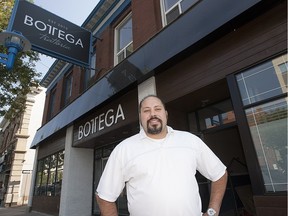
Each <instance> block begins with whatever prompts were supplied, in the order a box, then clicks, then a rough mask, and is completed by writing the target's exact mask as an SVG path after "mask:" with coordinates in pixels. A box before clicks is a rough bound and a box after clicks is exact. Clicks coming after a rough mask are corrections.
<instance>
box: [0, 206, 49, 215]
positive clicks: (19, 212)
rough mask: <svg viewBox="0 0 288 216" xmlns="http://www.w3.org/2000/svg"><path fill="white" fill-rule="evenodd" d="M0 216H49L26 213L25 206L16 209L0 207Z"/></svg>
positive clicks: (33, 212) (26, 208)
mask: <svg viewBox="0 0 288 216" xmlns="http://www.w3.org/2000/svg"><path fill="white" fill-rule="evenodd" d="M0 215H1V216H49V215H47V214H43V213H40V212H35V211H32V212H28V207H27V206H17V207H6V208H4V207H0Z"/></svg>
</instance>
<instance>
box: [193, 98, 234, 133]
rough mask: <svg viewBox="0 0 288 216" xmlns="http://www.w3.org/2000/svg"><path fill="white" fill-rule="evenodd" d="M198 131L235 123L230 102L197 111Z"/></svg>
mask: <svg viewBox="0 0 288 216" xmlns="http://www.w3.org/2000/svg"><path fill="white" fill-rule="evenodd" d="M198 115H199V120H200V130H205V129H210V128H214V127H217V126H221V125H225V124H228V123H231V122H235V114H234V111H233V108H232V104H231V101H230V100H226V101H223V102H221V103H217V104H214V105H211V106H207V107H205V108H203V109H201V110H199V111H198Z"/></svg>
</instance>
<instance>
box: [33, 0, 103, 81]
mask: <svg viewBox="0 0 288 216" xmlns="http://www.w3.org/2000/svg"><path fill="white" fill-rule="evenodd" d="M98 2H99V0H34V4H35V5H37V6H39V7H41V8H43V9H45V10H47V11H49V12H51V13H53V14H55V15H57V16H59V17H62V18H63V19H65V20H68V21H70V22H72V23H74V24H76V25H78V26H81V25H82V24H83V22H84V21H85V20H86V18H87V17H88V16H89V14H90V13H91V12H92V10H93V9H94V8H95V6H96V5H97V4H98ZM55 60H56V59H55V58H52V57H50V56H46V55H42V54H41V55H40V60H39V61H38V62H37V63H36V67H35V68H36V70H37V72H40V73H41V74H42V77H43V76H44V75H45V74H46V73H47V72H48V70H49V68H50V66H51V65H52V64H53V63H54V61H55Z"/></svg>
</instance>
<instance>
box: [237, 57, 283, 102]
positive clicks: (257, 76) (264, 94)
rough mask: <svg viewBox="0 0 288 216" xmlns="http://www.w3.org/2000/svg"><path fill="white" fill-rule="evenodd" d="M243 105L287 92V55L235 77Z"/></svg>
mask: <svg viewBox="0 0 288 216" xmlns="http://www.w3.org/2000/svg"><path fill="white" fill-rule="evenodd" d="M236 79H237V82H238V86H239V90H240V94H241V97H242V102H243V105H248V104H252V103H255V102H258V101H261V100H264V99H267V98H271V97H273V96H277V95H280V94H282V93H285V92H287V80H286V79H287V55H283V56H280V57H278V58H276V59H274V60H272V61H268V62H265V63H263V64H261V65H258V66H257V67H254V68H251V69H249V70H247V71H245V72H244V73H241V74H239V75H237V76H236Z"/></svg>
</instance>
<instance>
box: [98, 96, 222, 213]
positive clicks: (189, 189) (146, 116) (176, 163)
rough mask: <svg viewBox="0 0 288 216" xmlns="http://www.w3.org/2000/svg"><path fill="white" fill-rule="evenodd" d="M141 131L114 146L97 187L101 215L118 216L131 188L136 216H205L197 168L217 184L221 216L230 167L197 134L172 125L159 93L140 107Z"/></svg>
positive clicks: (214, 201)
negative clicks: (118, 202)
mask: <svg viewBox="0 0 288 216" xmlns="http://www.w3.org/2000/svg"><path fill="white" fill-rule="evenodd" d="M139 118H140V123H141V126H142V129H141V130H140V132H139V134H136V135H134V136H132V137H130V138H128V139H126V140H124V141H123V142H121V143H120V144H119V145H117V146H116V147H115V149H114V150H113V152H112V153H111V155H110V157H109V160H108V162H107V164H106V167H105V169H104V172H103V174H102V177H101V179H100V182H99V185H98V188H97V192H96V193H97V194H96V198H97V202H98V204H99V207H100V211H101V215H102V216H117V215H118V213H117V207H116V204H115V201H116V199H117V198H118V196H119V194H120V193H121V191H122V190H123V188H124V186H125V185H126V188H127V198H128V209H129V213H130V215H131V216H201V215H202V213H201V199H200V195H199V190H198V184H197V181H196V178H195V174H196V170H198V171H199V172H200V173H201V174H202V175H204V176H205V177H206V178H208V179H210V180H211V181H212V183H211V196H210V202H209V209H208V211H207V212H206V213H204V214H203V215H205V216H207V215H211V216H212V215H216V216H218V215H219V211H220V206H221V202H222V199H223V196H224V193H225V189H226V182H227V174H226V167H225V166H224V165H223V164H222V163H221V161H220V160H219V159H218V158H217V157H216V156H215V155H214V153H213V152H212V151H211V150H210V149H209V148H208V147H207V146H206V145H205V144H204V143H203V142H202V141H201V139H199V138H198V137H197V136H194V135H192V134H191V133H188V132H184V131H177V130H173V129H172V128H171V127H169V126H167V119H168V113H167V111H166V109H165V106H164V104H163V103H162V101H161V100H160V99H159V98H158V97H157V96H154V95H149V96H147V97H145V98H144V99H143V100H142V101H141V102H140V105H139Z"/></svg>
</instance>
